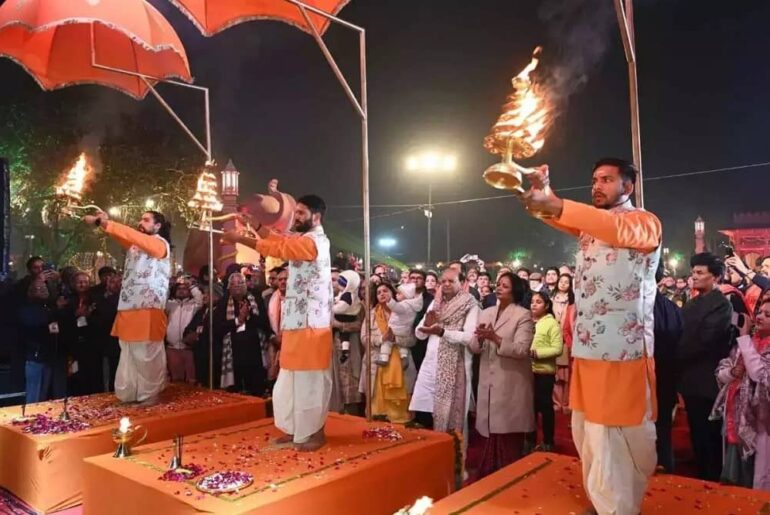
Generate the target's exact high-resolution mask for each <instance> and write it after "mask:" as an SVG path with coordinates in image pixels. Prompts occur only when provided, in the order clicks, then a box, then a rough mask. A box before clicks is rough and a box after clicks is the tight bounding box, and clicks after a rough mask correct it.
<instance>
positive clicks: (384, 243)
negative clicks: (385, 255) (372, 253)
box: [377, 237, 398, 249]
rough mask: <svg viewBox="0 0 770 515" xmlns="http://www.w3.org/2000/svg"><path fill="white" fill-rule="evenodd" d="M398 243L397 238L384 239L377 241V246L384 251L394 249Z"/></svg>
mask: <svg viewBox="0 0 770 515" xmlns="http://www.w3.org/2000/svg"><path fill="white" fill-rule="evenodd" d="M397 243H398V242H397V241H396V239H395V238H390V237H384V238H380V239H379V240H378V241H377V244H378V245H379V246H380V247H382V248H384V249H392V248H393V247H395V246H396V244H397Z"/></svg>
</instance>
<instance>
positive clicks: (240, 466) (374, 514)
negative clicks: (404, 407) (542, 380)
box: [83, 415, 455, 515]
mask: <svg viewBox="0 0 770 515" xmlns="http://www.w3.org/2000/svg"><path fill="white" fill-rule="evenodd" d="M382 426H383V424H369V423H367V422H366V420H364V419H362V418H358V417H351V416H345V415H329V418H328V420H327V423H326V434H327V445H325V446H324V447H322V448H321V449H320V450H319V451H317V452H313V453H298V452H296V451H295V450H294V449H293V448H292V447H291V446H288V447H287V446H278V445H275V443H274V439H275V438H276V437H277V436H279V435H280V434H281V433H280V432H279V431H278V430H277V429H276V428H275V427H274V426H273V423H272V420H268V419H266V420H263V421H259V422H252V423H249V424H243V425H240V426H237V427H232V428H229V429H224V430H218V431H211V432H208V433H204V434H200V435H193V436H186V437H185V451H184V456H183V461H184V463H185V464H187V465H189V464H191V463H194V464H196V465H200V466H202V467H204V468H205V469H206V470H207V471H208V472H209V473H211V472H217V471H224V470H238V471H243V472H248V473H250V474H252V475H253V476H254V483H253V484H252V485H251V486H249V487H247V488H244V489H243V490H241V491H240V492H238V493H235V494H226V495H220V496H214V495H209V494H204V493H201V492H199V491H198V490H197V489H196V487H195V483H196V480H191V481H187V482H169V481H163V480H161V479H160V476H161V474H163V472H164V471H165V470H166V467H167V466H168V463H169V459H170V457H171V454H172V447H171V445H170V442H168V443H166V442H164V443H160V444H154V445H147V446H143V447H139V448H137V449H136V453H135V454H134V455H133V456H131V457H129V458H126V459H116V458H113V457H111V456H109V455H105V456H97V457H93V458H88V459H87V460H85V463H86V465H85V468H84V472H85V490H84V498H83V510H84V513H85V514H86V515H91V514H94V515H103V514H105V513H116V512H115V511H114V509H115V506H120V513H121V514H124V515H130V514H141V515H147V514H155V513H162V514H164V515H176V514H193V513H226V514H246V513H248V514H260V515H267V514H270V515H293V514H300V513H308V514H310V513H312V514H313V515H327V514H328V515H346V514H350V515H360V514H367V515H380V514H381V515H390V514H392V513H393V512H394V511H396V510H397V509H398V508H399V507H401V506H403V505H405V504H407V503H409V502H411V500H412V499H415V498H417V497H420V496H422V495H429V496H431V497H433V498H434V499H438V498H442V497H444V496H446V495H448V494H449V493H450V492H451V491H452V489H453V485H454V480H455V476H454V460H455V442H454V440H453V438H452V437H451V436H449V435H447V434H444V433H435V432H432V431H423V430H412V429H404V428H403V427H401V426H396V430H397V431H398V432H399V433H400V434H401V435H402V436H403V439H401V440H398V441H388V440H378V439H373V438H364V436H363V433H364V430H366V429H368V428H371V427H382ZM204 475H205V473H204Z"/></svg>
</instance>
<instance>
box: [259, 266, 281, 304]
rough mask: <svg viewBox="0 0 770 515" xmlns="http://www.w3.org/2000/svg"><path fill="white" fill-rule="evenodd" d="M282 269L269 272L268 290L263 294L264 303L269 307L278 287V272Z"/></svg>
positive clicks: (277, 268)
mask: <svg viewBox="0 0 770 515" xmlns="http://www.w3.org/2000/svg"><path fill="white" fill-rule="evenodd" d="M279 271H280V267H276V268H273V269H271V270H269V271H268V272H267V288H265V291H263V292H262V303H263V304H264V305H265V306H267V305H268V304H269V303H270V296H271V295H272V294H273V292H274V291H275V290H276V287H277V286H278V272H279Z"/></svg>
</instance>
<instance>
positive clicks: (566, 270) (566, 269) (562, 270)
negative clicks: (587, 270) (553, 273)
mask: <svg viewBox="0 0 770 515" xmlns="http://www.w3.org/2000/svg"><path fill="white" fill-rule="evenodd" d="M562 275H568V276H570V277H572V276H574V275H575V271H574V270H572V267H571V266H569V265H561V266H560V267H559V277H561V276H562Z"/></svg>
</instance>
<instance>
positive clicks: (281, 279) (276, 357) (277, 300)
mask: <svg viewBox="0 0 770 515" xmlns="http://www.w3.org/2000/svg"><path fill="white" fill-rule="evenodd" d="M288 280H289V269H288V268H286V267H283V268H281V269H280V270H279V272H278V290H276V292H275V293H274V294H273V295H272V296H271V297H270V305H269V306H268V308H267V314H268V318H269V319H270V329H272V331H273V337H272V338H271V339H270V340H269V345H268V351H267V355H268V364H267V366H266V367H265V368H266V369H267V383H268V388H269V389H270V391H272V389H273V386H274V385H275V380H276V379H278V371H279V370H280V357H281V311H282V310H283V299H285V298H286V285H287V283H288Z"/></svg>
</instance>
